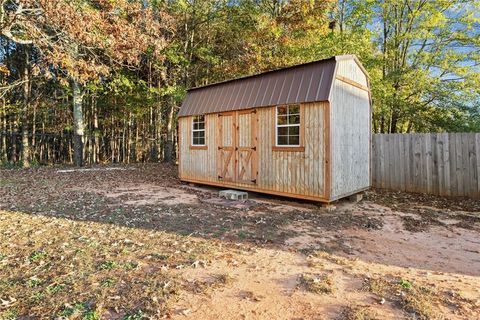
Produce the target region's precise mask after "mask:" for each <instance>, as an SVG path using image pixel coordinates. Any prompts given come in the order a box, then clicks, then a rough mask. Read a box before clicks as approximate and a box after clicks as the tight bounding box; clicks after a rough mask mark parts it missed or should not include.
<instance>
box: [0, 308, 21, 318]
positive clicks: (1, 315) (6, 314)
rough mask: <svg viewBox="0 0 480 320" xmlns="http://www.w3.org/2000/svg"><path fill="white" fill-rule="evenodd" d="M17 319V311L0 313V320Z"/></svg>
mask: <svg viewBox="0 0 480 320" xmlns="http://www.w3.org/2000/svg"><path fill="white" fill-rule="evenodd" d="M17 318H18V311H17V310H16V309H7V310H5V311H3V312H0V319H1V320H16V319H17Z"/></svg>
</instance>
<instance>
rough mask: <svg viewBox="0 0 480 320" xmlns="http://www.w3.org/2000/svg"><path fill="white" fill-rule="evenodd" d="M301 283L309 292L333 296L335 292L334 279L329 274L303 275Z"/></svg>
mask: <svg viewBox="0 0 480 320" xmlns="http://www.w3.org/2000/svg"><path fill="white" fill-rule="evenodd" d="M299 282H300V285H302V286H303V287H304V288H305V290H307V291H309V292H313V293H319V294H331V293H333V292H334V282H333V278H332V276H331V275H328V274H320V275H315V274H302V275H301V276H300V281H299Z"/></svg>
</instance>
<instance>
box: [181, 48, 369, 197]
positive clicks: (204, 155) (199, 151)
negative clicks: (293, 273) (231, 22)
mask: <svg viewBox="0 0 480 320" xmlns="http://www.w3.org/2000/svg"><path fill="white" fill-rule="evenodd" d="M178 122H179V176H180V179H181V180H183V181H189V182H194V183H202V184H210V185H216V186H222V187H229V188H236V189H243V190H250V191H256V192H264V193H271V194H276V195H283V196H290V197H296V198H303V199H310V200H317V201H323V202H331V201H334V200H337V199H339V198H341V197H344V196H348V195H351V194H354V193H357V192H361V191H363V190H365V189H367V188H369V186H370V155H371V150H370V145H371V144H370V140H371V133H370V131H371V130H370V123H371V101H370V88H369V81H368V75H367V73H366V71H365V69H364V68H363V66H362V65H361V63H360V61H359V60H358V59H357V58H356V57H355V56H352V55H344V56H336V57H333V58H330V59H325V60H320V61H315V62H310V63H306V64H302V65H297V66H293V67H288V68H284V69H280V70H274V71H269V72H265V73H261V74H257V75H253V76H249V77H244V78H240V79H235V80H230V81H225V82H221V83H216V84H212V85H208V86H204V87H199V88H194V89H191V90H189V91H188V92H187V96H186V98H185V100H184V102H183V104H182V106H181V108H180V112H179V120H178Z"/></svg>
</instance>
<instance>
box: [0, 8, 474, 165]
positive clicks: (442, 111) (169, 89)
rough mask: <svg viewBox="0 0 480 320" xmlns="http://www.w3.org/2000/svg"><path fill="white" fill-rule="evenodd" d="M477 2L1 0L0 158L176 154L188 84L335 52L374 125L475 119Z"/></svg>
mask: <svg viewBox="0 0 480 320" xmlns="http://www.w3.org/2000/svg"><path fill="white" fill-rule="evenodd" d="M479 12H480V2H479V1H478V0H435V1H432V0H337V1H333V0H323V1H320V0H0V29H1V32H0V43H1V50H0V165H1V164H3V165H21V166H31V165H34V164H38V163H42V164H51V163H75V164H76V165H83V164H85V163H86V164H91V163H103V162H125V163H128V162H139V161H162V160H163V161H172V160H173V159H174V158H175V149H176V114H177V112H178V108H179V106H180V105H181V101H182V99H183V97H184V96H185V93H186V90H187V89H188V88H191V87H195V86H199V85H204V84H208V83H214V82H218V81H221V80H226V79H232V78H235V77H239V76H244V75H250V74H255V73H259V72H262V71H266V70H271V69H276V68H281V67H284V66H289V65H294V64H298V63H303V62H308V61H313V60H319V59H323V58H327V57H331V56H333V55H337V54H356V55H357V56H358V57H359V58H360V60H361V61H362V62H363V64H364V65H365V67H366V69H367V70H368V72H369V74H370V81H371V85H372V100H373V105H374V109H373V130H374V131H375V132H381V133H395V132H438V131H448V132H467V131H477V132H478V131H480V13H479Z"/></svg>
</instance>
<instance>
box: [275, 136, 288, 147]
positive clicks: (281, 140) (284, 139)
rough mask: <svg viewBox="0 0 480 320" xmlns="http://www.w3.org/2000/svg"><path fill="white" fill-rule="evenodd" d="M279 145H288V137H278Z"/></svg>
mask: <svg viewBox="0 0 480 320" xmlns="http://www.w3.org/2000/svg"><path fill="white" fill-rule="evenodd" d="M277 145H279V146H286V145H288V136H278V137H277Z"/></svg>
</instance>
